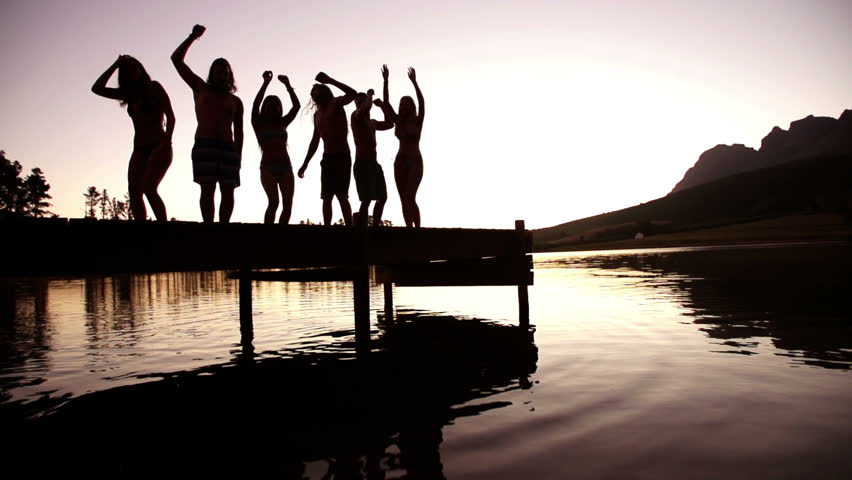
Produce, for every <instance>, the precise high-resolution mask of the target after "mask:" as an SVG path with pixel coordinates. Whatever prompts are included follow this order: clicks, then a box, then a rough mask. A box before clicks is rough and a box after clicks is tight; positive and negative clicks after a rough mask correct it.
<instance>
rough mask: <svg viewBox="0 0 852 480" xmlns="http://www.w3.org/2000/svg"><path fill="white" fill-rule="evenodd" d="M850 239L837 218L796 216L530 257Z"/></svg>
mask: <svg viewBox="0 0 852 480" xmlns="http://www.w3.org/2000/svg"><path fill="white" fill-rule="evenodd" d="M850 238H852V226H850V225H849V224H848V223H846V221H845V220H844V218H843V217H842V216H841V215H800V216H791V217H781V218H776V219H770V220H760V221H756V222H750V223H746V224H737V225H727V226H722V227H714V228H707V229H698V230H689V231H684V232H677V233H662V234H659V235H647V236H645V237H644V238H641V239H622V240H611V241H604V242H583V243H580V242H577V243H559V242H548V243H537V242H535V240H534V242H533V253H553V252H583V251H595V250H637V249H645V248H680V247H721V246H744V245H783V244H820V243H827V244H842V243H849V242H850Z"/></svg>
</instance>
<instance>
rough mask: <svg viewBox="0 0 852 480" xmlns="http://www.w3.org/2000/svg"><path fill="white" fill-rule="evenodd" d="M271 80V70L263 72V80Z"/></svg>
mask: <svg viewBox="0 0 852 480" xmlns="http://www.w3.org/2000/svg"><path fill="white" fill-rule="evenodd" d="M271 80H272V71H271V70H267V71H265V72H263V81H264V82H267V83H269V82H270V81H271Z"/></svg>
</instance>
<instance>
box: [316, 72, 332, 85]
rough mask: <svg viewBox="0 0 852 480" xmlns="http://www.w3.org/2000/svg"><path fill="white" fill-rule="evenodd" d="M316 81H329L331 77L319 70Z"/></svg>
mask: <svg viewBox="0 0 852 480" xmlns="http://www.w3.org/2000/svg"><path fill="white" fill-rule="evenodd" d="M316 81H318V82H320V83H328V82H330V81H331V77H329V76H328V75H326V74H325V72H319V73H318V74H317V76H316Z"/></svg>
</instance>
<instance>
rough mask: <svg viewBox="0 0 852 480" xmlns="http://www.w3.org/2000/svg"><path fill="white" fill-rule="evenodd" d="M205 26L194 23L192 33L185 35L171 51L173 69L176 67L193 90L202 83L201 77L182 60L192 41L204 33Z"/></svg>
mask: <svg viewBox="0 0 852 480" xmlns="http://www.w3.org/2000/svg"><path fill="white" fill-rule="evenodd" d="M204 30H205V28H204V27H203V26H201V25H196V26H194V27H192V33H190V34H189V36H188V37H186V40H184V41H183V42H181V44H180V45H178V47H177V48H176V49H175V51H174V52H173V53H172V64H174V66H175V69H177V72H178V75H180V78H182V79H183V81H184V82H186V84H187V85H189V88H191V89H193V90H197V89H199V88H201V86H202V85H204V80H202V79H201V77H199V76H198V75H196V74H195V73H194V72H193V71H192V70H191V69H190V68H189V66H187V64H186V62H184V60H183V59H184V58H185V57H186V52H187V51H188V50H189V47H190V45H192V42H194V41H196V40H198V39H199V38H200V37H201V35H203V34H204Z"/></svg>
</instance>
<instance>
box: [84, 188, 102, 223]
mask: <svg viewBox="0 0 852 480" xmlns="http://www.w3.org/2000/svg"><path fill="white" fill-rule="evenodd" d="M83 196H84V197H85V198H86V218H97V216H96V215H95V208H96V207H97V205H98V202H99V201H100V199H101V192H100V191H99V190H98V188H97V187H95V186H90V187H89V188H88V189H86V193H84V194H83Z"/></svg>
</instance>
